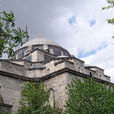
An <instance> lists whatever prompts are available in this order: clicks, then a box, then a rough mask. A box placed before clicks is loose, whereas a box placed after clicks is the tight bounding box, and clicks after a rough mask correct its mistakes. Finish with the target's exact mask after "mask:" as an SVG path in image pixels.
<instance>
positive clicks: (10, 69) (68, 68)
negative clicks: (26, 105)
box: [0, 38, 110, 114]
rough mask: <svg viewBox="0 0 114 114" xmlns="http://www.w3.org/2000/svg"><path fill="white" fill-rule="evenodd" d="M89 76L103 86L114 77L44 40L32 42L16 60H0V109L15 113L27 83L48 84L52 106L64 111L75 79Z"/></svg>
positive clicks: (21, 49)
mask: <svg viewBox="0 0 114 114" xmlns="http://www.w3.org/2000/svg"><path fill="white" fill-rule="evenodd" d="M89 76H92V77H94V78H95V79H96V80H98V81H99V82H100V83H107V84H108V83H110V77H109V76H107V75H105V74H104V70H103V69H101V68H99V67H96V66H85V65H84V61H82V60H80V59H78V58H76V57H75V56H73V55H71V54H70V53H69V52H68V51H67V50H66V49H64V48H63V47H61V46H60V45H58V44H57V43H55V42H52V41H49V40H48V39H44V38H37V39H32V40H29V41H28V42H26V43H24V44H23V46H22V47H21V48H20V49H18V50H17V51H16V52H15V56H14V57H13V58H12V59H8V60H2V59H1V60H0V107H2V108H3V109H6V110H8V111H10V112H12V114H14V113H15V112H16V110H17V108H18V107H19V99H20V98H21V94H20V93H21V86H22V85H23V82H25V81H32V82H38V81H39V80H42V81H44V83H45V85H46V86H47V89H48V90H50V92H51V96H50V104H51V106H53V105H54V101H55V103H56V104H55V105H56V107H57V108H59V109H61V110H63V106H64V104H65V100H66V99H67V95H66V90H65V87H66V86H67V84H68V83H69V82H71V81H72V79H73V78H74V77H77V78H79V79H80V80H83V79H84V78H87V77H89Z"/></svg>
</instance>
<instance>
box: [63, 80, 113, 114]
mask: <svg viewBox="0 0 114 114" xmlns="http://www.w3.org/2000/svg"><path fill="white" fill-rule="evenodd" d="M67 91H68V92H67V94H68V101H67V102H66V105H65V107H66V110H65V114H113V113H114V87H112V86H108V87H106V85H105V84H101V83H98V82H97V81H95V80H94V79H92V78H89V79H84V81H80V80H79V79H74V80H73V81H72V82H71V83H70V84H69V85H68V86H67Z"/></svg>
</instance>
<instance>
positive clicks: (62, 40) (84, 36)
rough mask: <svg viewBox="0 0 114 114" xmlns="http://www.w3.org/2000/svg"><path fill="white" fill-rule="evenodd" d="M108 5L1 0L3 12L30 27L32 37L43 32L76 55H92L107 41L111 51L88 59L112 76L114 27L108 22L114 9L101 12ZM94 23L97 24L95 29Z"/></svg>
mask: <svg viewBox="0 0 114 114" xmlns="http://www.w3.org/2000/svg"><path fill="white" fill-rule="evenodd" d="M106 5H107V3H106V1H105V0H10V1H9V0H0V9H2V10H12V11H13V12H14V13H15V15H16V23H17V24H18V25H20V26H22V27H24V25H26V24H27V25H28V29H29V34H30V37H31V38H35V37H38V35H39V34H40V33H41V34H42V36H44V37H47V38H48V39H51V40H54V41H57V43H59V44H60V45H62V46H63V47H65V48H66V49H68V50H69V51H70V52H71V54H74V55H76V56H77V55H78V53H79V51H80V50H83V51H84V52H85V53H86V52H90V51H91V50H93V49H96V48H97V47H99V46H100V45H101V44H102V43H103V42H106V43H107V45H108V46H107V48H104V49H102V50H99V51H97V53H96V54H95V55H91V56H89V57H86V58H84V59H85V60H86V62H88V63H90V64H91V65H93V64H98V63H99V64H98V65H100V66H101V67H103V68H105V71H106V73H108V74H110V75H111V76H112V75H114V72H113V62H114V61H113V60H114V59H113V50H114V46H113V44H114V40H113V39H111V36H112V35H114V34H113V31H114V26H112V25H110V24H108V23H107V22H106V19H107V18H110V17H113V11H114V9H109V10H104V11H103V10H101V8H102V7H103V6H106ZM73 16H74V17H76V22H75V23H73V24H72V25H71V24H69V22H68V19H69V18H71V17H73ZM91 20H94V21H95V22H96V23H95V24H94V25H93V26H90V21H91ZM105 63H106V64H105Z"/></svg>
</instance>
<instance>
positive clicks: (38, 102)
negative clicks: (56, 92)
mask: <svg viewBox="0 0 114 114" xmlns="http://www.w3.org/2000/svg"><path fill="white" fill-rule="evenodd" d="M21 95H22V98H21V101H20V107H19V109H18V112H17V114H58V113H57V111H56V110H55V109H53V108H51V106H50V105H49V102H48V100H49V92H47V91H45V86H44V84H43V83H39V84H38V83H32V82H25V83H24V85H23V87H22V92H21Z"/></svg>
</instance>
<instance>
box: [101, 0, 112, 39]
mask: <svg viewBox="0 0 114 114" xmlns="http://www.w3.org/2000/svg"><path fill="white" fill-rule="evenodd" d="M106 1H107V3H108V4H109V5H108V6H106V7H103V8H102V9H103V10H104V9H109V8H113V7H114V0H106ZM107 21H108V23H110V24H114V18H112V19H107ZM112 38H114V36H112Z"/></svg>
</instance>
